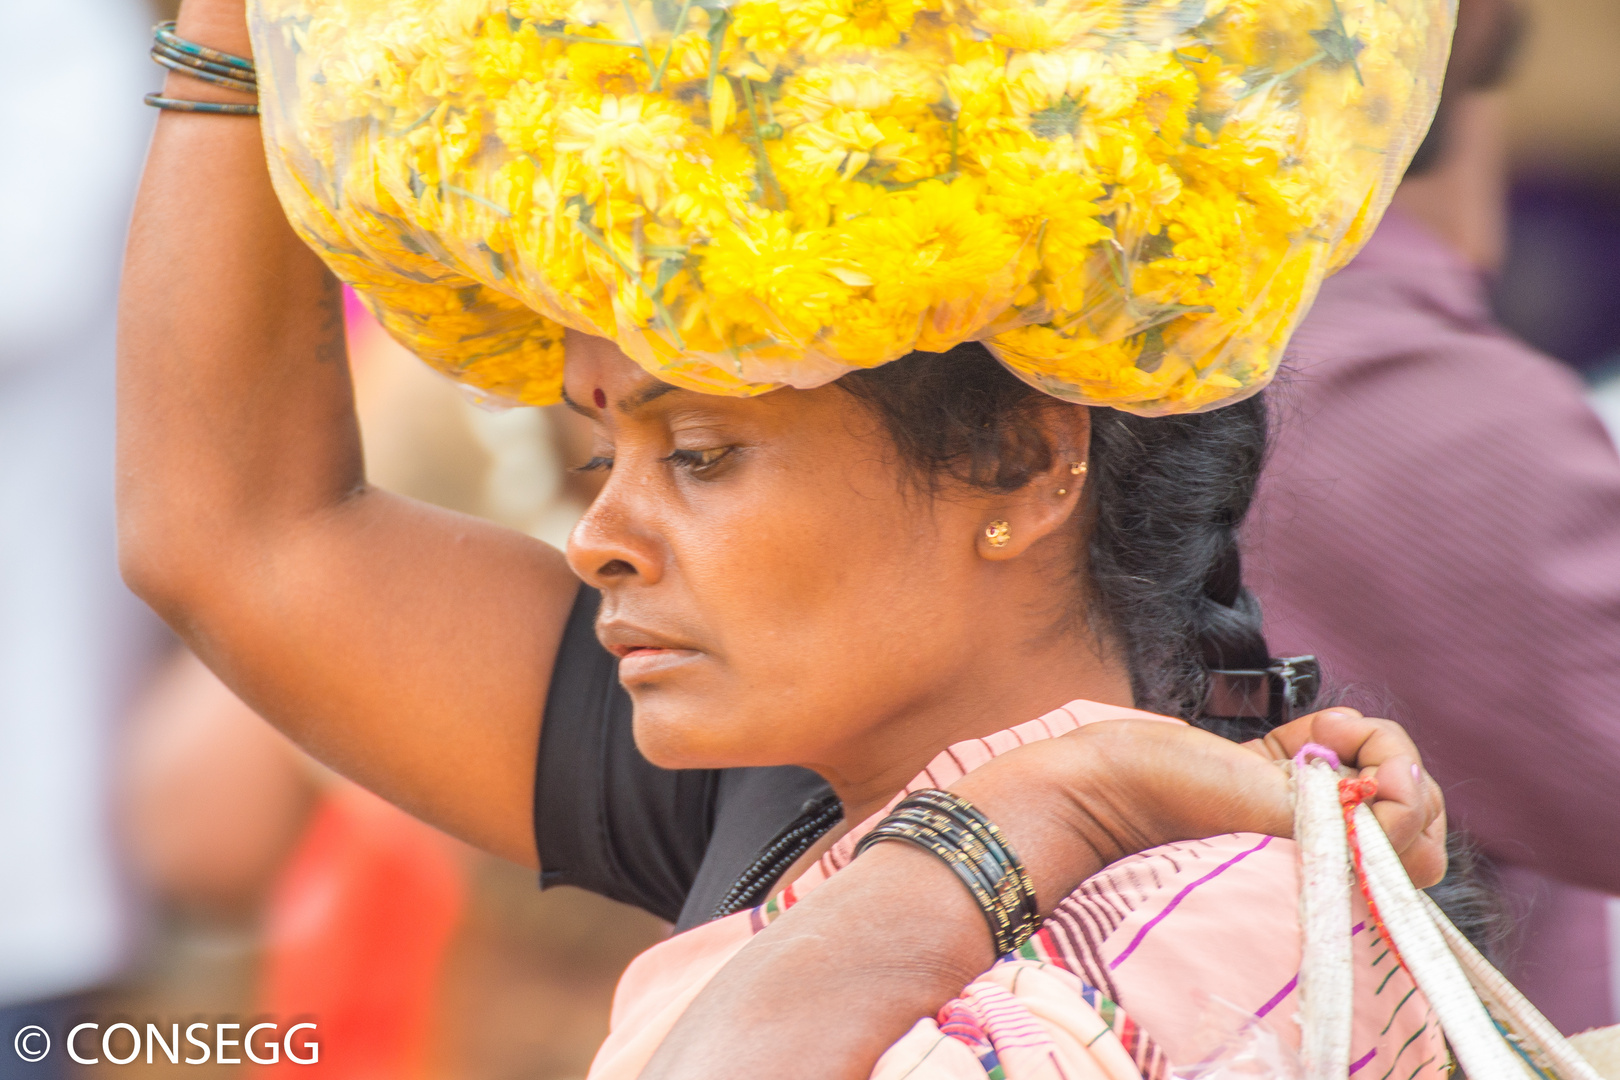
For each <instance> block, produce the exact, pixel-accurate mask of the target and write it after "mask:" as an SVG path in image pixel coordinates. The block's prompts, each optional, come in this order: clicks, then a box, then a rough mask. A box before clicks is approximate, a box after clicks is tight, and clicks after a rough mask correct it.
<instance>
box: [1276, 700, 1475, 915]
mask: <svg viewBox="0 0 1620 1080" xmlns="http://www.w3.org/2000/svg"><path fill="white" fill-rule="evenodd" d="M1306 743H1316V744H1317V745H1319V746H1325V747H1327V748H1328V749H1329V750H1332V751H1333V752H1334V753H1335V754H1338V755H1339V760H1340V761H1341V762H1343V763H1344V764H1345V765H1348V766H1350V767H1352V768H1356V769H1359V770H1360V771H1361V775H1362V776H1363V777H1366V778H1370V779H1373V780H1376V781H1377V782H1378V794H1377V796H1376V797H1375V798H1374V800H1373V802H1372V804H1371V805H1372V812H1373V816H1374V817H1376V818H1377V819H1378V823H1379V824H1380V825H1382V826H1383V827H1384V833H1385V834H1386V835H1387V836H1388V837H1389V842H1390V844H1391V845H1393V846H1394V848H1395V850H1396V852H1398V853H1399V854H1400V856H1401V865H1403V866H1405V867H1406V873H1407V874H1408V876H1410V877H1411V879H1412V884H1414V885H1416V886H1417V887H1418V888H1420V889H1426V888H1428V887H1429V886H1431V885H1435V884H1438V883H1439V881H1440V879H1441V878H1443V877H1445V876H1446V801H1445V797H1444V796H1443V795H1441V793H1440V785H1439V784H1437V783H1435V782H1434V778H1433V777H1431V776H1430V775H1429V774H1428V772H1426V771H1425V770H1424V768H1423V758H1422V756H1421V755H1419V754H1418V750H1417V747H1416V746H1415V745H1413V743H1412V740H1411V738H1410V737H1409V736H1408V735H1407V734H1406V729H1404V728H1402V727H1401V726H1400V725H1399V724H1397V723H1395V722H1394V721H1393V720H1381V719H1378V718H1376V717H1371V716H1363V715H1361V714H1360V713H1359V712H1357V711H1356V710H1354V709H1346V708H1336V709H1324V710H1323V711H1321V712H1317V713H1312V714H1310V715H1309V716H1302V717H1300V718H1299V719H1298V720H1295V721H1293V722H1291V723H1287V724H1284V725H1283V726H1282V727H1279V728H1276V729H1274V730H1272V731H1270V732H1268V733H1267V734H1266V736H1265V738H1263V739H1256V740H1255V741H1254V742H1251V743H1246V744H1245V745H1246V746H1248V747H1250V748H1252V749H1254V750H1257V751H1259V752H1260V753H1263V754H1265V755H1266V756H1267V757H1268V758H1272V759H1282V758H1291V757H1293V756H1294V755H1295V754H1297V753H1299V751H1300V748H1301V747H1302V746H1304V745H1305V744H1306Z"/></svg>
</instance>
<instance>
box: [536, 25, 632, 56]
mask: <svg viewBox="0 0 1620 1080" xmlns="http://www.w3.org/2000/svg"><path fill="white" fill-rule="evenodd" d="M534 32H535V33H536V34H539V35H540V36H541V37H547V38H556V39H557V40H558V41H577V42H579V43H580V44H582V45H617V46H619V47H620V48H621V49H641V51H642V52H646V51H647V50H646V49H645V48H644V47H643V46H642V45H641V43H640V42H635V41H620V40H618V39H617V38H602V37H591V36H589V35H588V34H568V33H564V32H563V31H561V30H542V29H541V28H540V27H538V26H537V27H535V29H534Z"/></svg>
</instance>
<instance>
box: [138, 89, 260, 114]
mask: <svg viewBox="0 0 1620 1080" xmlns="http://www.w3.org/2000/svg"><path fill="white" fill-rule="evenodd" d="M146 103H147V104H148V105H150V106H152V107H153V108H154V109H166V110H168V111H169V112H189V113H211V114H213V115H215V116H258V115H259V107H258V106H257V105H242V104H237V103H235V102H228V101H188V100H186V99H185V98H171V97H164V96H163V95H162V94H147V95H146Z"/></svg>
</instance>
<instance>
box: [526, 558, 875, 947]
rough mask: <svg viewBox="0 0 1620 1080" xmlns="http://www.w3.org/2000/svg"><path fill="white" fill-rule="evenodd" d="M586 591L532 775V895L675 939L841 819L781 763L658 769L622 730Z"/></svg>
mask: <svg viewBox="0 0 1620 1080" xmlns="http://www.w3.org/2000/svg"><path fill="white" fill-rule="evenodd" d="M600 600H601V596H600V594H599V593H598V592H597V591H596V590H595V589H592V588H589V587H588V586H582V587H581V588H580V591H579V596H578V598H577V599H576V600H575V602H574V608H573V611H572V612H571V613H570V614H569V616H568V625H567V628H566V629H565V630H564V631H563V638H562V644H561V646H559V648H558V650H557V663H556V666H555V668H554V669H553V673H552V677H551V689H550V692H549V694H548V695H547V698H546V713H545V719H544V723H543V724H542V725H541V729H540V749H539V760H538V764H537V765H536V768H535V784H534V835H535V843H536V846H537V848H538V850H539V853H540V866H541V872H540V887H541V888H542V889H548V888H551V887H552V886H553V885H576V886H578V887H579V888H582V889H587V890H589V891H591V892H594V893H597V894H599V895H602V896H606V897H608V898H609V899H611V900H618V901H620V902H622V903H626V904H631V905H633V906H635V907H638V908H641V909H642V910H643V911H647V912H651V913H652V914H653V915H656V916H657V917H659V918H660V919H663V920H665V921H666V922H672V923H674V924H675V928H676V929H677V930H685V929H688V928H690V927H693V926H697V925H699V924H701V923H704V922H707V921H708V920H710V919H712V918H716V917H718V916H720V915H728V914H730V913H731V912H733V911H740V910H742V909H744V908H746V907H750V906H752V905H753V904H756V903H758V902H759V901H760V900H762V899H764V896H765V894H766V893H767V892H768V891H769V889H770V886H771V885H772V884H773V883H774V882H775V880H776V879H777V878H778V877H780V876H781V874H782V873H783V871H785V870H786V869H787V868H788V867H789V866H791V865H792V864H793V862H794V861H795V860H797V859H798V857H799V856H800V855H802V854H803V853H804V852H805V851H806V850H807V849H808V848H809V847H810V845H811V844H813V843H814V842H815V841H816V839H817V838H818V837H820V836H821V834H822V833H824V832H825V831H826V830H827V829H829V828H831V827H832V826H833V824H835V823H836V822H837V821H838V820H839V819H840V817H841V816H842V812H843V811H842V807H841V806H840V805H839V803H838V800H837V798H836V797H835V796H834V795H833V794H832V790H831V788H829V787H828V786H827V783H826V781H824V780H822V779H821V777H819V776H817V775H816V774H815V773H813V772H811V771H810V770H808V769H801V768H798V767H797V766H791V765H781V766H770V767H756V768H740V769H661V768H659V767H658V766H656V765H654V764H652V763H651V762H650V761H648V760H647V759H646V758H644V757H642V755H641V751H639V750H637V749H636V743H635V738H634V735H633V733H632V731H631V726H630V717H631V706H630V696H629V695H628V694H627V693H626V692H625V690H624V687H622V686H621V685H619V662H618V660H617V658H615V657H614V656H613V654H612V653H610V652H608V651H607V650H606V649H604V648H602V646H601V644H600V643H599V642H598V641H597V640H596V633H595V631H594V629H593V623H594V622H595V619H596V609H597V606H598V604H599V603H600Z"/></svg>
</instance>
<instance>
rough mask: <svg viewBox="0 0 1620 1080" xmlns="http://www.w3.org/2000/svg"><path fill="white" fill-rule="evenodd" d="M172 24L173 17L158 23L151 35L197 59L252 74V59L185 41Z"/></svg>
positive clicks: (177, 50)
mask: <svg viewBox="0 0 1620 1080" xmlns="http://www.w3.org/2000/svg"><path fill="white" fill-rule="evenodd" d="M174 25H175V24H174V20H173V19H170V20H169V21H168V22H160V23H158V24H157V25H156V26H154V27H153V28H152V37H153V38H154V39H156V40H157V41H159V42H161V43H162V44H164V45H166V46H168V47H169V48H171V49H173V50H175V51H176V52H180V53H184V54H186V55H187V56H195V57H196V58H197V59H199V60H207V61H210V62H212V63H215V64H224V65H225V66H226V67H231V68H235V69H236V70H237V71H243V72H246V73H247V74H248V75H249V76H251V75H253V73H254V68H253V61H252V60H249V59H248V58H247V57H245V56H233V55H231V54H230V53H227V52H220V51H219V50H218V49H210V48H209V47H208V46H206V45H199V44H197V43H196V42H195V41H187V40H186V39H185V38H183V37H180V36H179V35H178V34H176V33H175V32H174Z"/></svg>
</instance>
